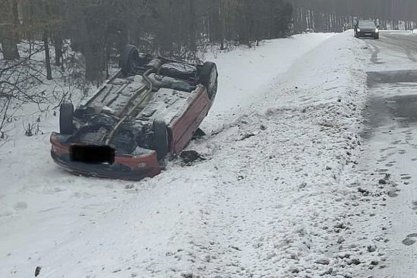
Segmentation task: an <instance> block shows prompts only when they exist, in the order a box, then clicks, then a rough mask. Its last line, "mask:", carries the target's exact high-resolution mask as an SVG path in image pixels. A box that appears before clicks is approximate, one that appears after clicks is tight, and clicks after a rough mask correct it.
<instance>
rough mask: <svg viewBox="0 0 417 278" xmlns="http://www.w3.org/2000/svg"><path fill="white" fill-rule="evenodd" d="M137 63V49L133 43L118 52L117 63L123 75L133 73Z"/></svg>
mask: <svg viewBox="0 0 417 278" xmlns="http://www.w3.org/2000/svg"><path fill="white" fill-rule="evenodd" d="M138 64H139V51H138V49H137V48H136V46H134V45H130V44H129V45H127V46H126V47H125V48H124V50H123V51H122V53H120V58H119V65H120V68H121V69H122V73H123V74H124V75H125V76H128V75H135V74H136V68H137V66H138Z"/></svg>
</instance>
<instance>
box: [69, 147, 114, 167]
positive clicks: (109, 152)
mask: <svg viewBox="0 0 417 278" xmlns="http://www.w3.org/2000/svg"><path fill="white" fill-rule="evenodd" d="M115 154H116V151H115V149H113V148H112V147H110V146H92V145H72V146H71V147H70V159H71V161H73V162H83V163H88V164H104V163H108V164H113V163H114V158H115Z"/></svg>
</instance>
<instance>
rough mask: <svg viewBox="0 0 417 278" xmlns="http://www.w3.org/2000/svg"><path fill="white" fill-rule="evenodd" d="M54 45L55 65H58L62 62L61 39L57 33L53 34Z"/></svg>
mask: <svg viewBox="0 0 417 278" xmlns="http://www.w3.org/2000/svg"><path fill="white" fill-rule="evenodd" d="M54 47H55V65H56V66H58V67H59V66H60V65H61V63H62V54H63V53H62V39H61V38H60V36H59V35H57V36H55V41H54Z"/></svg>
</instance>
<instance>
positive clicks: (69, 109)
mask: <svg viewBox="0 0 417 278" xmlns="http://www.w3.org/2000/svg"><path fill="white" fill-rule="evenodd" d="M59 133H61V134H63V135H71V134H73V133H74V105H73V104H72V103H63V104H61V107H60V109H59Z"/></svg>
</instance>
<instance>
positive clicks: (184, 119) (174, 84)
mask: <svg viewBox="0 0 417 278" xmlns="http://www.w3.org/2000/svg"><path fill="white" fill-rule="evenodd" d="M120 66H121V70H120V71H119V72H118V73H117V74H116V75H114V76H113V77H112V78H111V79H109V80H108V81H107V82H106V83H105V84H104V85H103V86H102V87H101V88H100V89H99V90H98V91H97V93H96V94H95V95H94V96H93V97H92V98H91V99H89V100H88V101H87V102H86V103H85V104H83V105H81V106H80V107H79V108H78V109H76V110H74V106H73V104H71V103H63V104H62V105H61V107H60V115H59V127H60V132H59V133H55V132H54V133H52V135H51V139H50V141H51V144H52V150H51V155H52V158H53V159H54V161H55V162H56V163H57V164H58V165H60V166H62V167H64V168H65V169H66V170H68V171H70V172H72V173H75V174H79V175H86V176H95V177H104V178H116V179H126V180H140V179H142V178H144V177H153V176H155V175H157V174H159V173H160V172H161V168H162V165H163V161H164V158H165V157H166V156H167V155H168V154H173V155H175V154H179V153H180V152H181V151H182V150H183V149H184V148H185V147H186V146H187V144H188V143H189V142H190V140H191V139H192V138H193V136H194V134H195V133H196V132H198V130H199V126H200V124H201V122H202V121H203V120H204V118H205V117H206V115H207V114H208V112H209V110H210V108H211V106H212V104H213V101H214V98H215V96H216V92H217V78H218V73H217V67H216V65H215V64H214V63H211V62H206V63H204V64H189V63H185V62H182V61H176V60H172V59H167V58H163V57H153V56H150V55H145V54H141V53H139V51H138V50H137V48H136V47H134V46H132V45H128V46H127V47H126V49H125V50H124V51H123V52H122V54H121V55H120Z"/></svg>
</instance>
